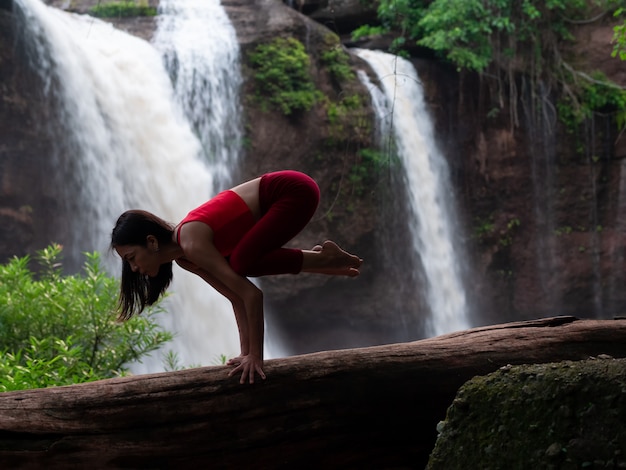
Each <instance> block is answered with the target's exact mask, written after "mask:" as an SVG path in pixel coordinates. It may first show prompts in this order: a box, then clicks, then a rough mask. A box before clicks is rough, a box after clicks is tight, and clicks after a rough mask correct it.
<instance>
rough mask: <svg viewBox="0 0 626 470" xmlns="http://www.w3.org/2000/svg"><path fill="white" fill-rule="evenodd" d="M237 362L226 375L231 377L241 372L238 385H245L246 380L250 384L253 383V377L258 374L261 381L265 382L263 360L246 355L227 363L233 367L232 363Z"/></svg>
mask: <svg viewBox="0 0 626 470" xmlns="http://www.w3.org/2000/svg"><path fill="white" fill-rule="evenodd" d="M235 360H238V361H239V364H238V365H237V367H235V368H234V369H233V370H231V371H230V372H229V374H228V376H229V377H232V376H233V375H235V374H236V373H238V372H241V379H240V380H239V383H240V384H245V383H246V380H248V381H249V382H250V383H251V384H253V383H254V375H255V373H258V374H259V375H260V376H261V378H262V379H263V380H265V373H264V372H263V360H262V359H260V358H258V357H256V356H254V355H252V354H248V355H247V356H239V357H235V358H233V359H231V360H230V361H228V363H229V364H231V362H232V364H233V365H234V364H235V363H234V362H233V361H235Z"/></svg>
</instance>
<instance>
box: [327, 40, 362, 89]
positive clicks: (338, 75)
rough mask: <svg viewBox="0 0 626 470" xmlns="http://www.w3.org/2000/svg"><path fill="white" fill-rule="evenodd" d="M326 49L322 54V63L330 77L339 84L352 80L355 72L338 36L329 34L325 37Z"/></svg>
mask: <svg viewBox="0 0 626 470" xmlns="http://www.w3.org/2000/svg"><path fill="white" fill-rule="evenodd" d="M324 42H325V49H324V51H323V52H322V54H321V61H322V63H323V64H324V65H325V66H326V68H327V69H328V71H329V72H330V75H331V76H332V78H333V79H334V80H336V81H337V82H343V81H345V80H352V79H353V78H354V72H353V71H352V67H350V56H349V55H348V54H347V53H346V51H345V50H344V49H343V46H342V45H341V42H340V41H339V36H337V35H336V34H327V35H326V36H325V37H324Z"/></svg>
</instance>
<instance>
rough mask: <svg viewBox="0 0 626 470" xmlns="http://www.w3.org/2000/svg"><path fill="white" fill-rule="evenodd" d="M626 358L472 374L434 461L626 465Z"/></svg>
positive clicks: (449, 465) (444, 426) (445, 464)
mask: <svg viewBox="0 0 626 470" xmlns="http://www.w3.org/2000/svg"><path fill="white" fill-rule="evenodd" d="M625 387H626V360H624V359H612V358H611V357H609V356H598V357H597V358H594V359H590V360H586V361H580V362H571V361H566V362H561V363H552V364H541V365H525V366H506V367H503V368H501V369H500V370H499V371H498V372H494V373H492V374H489V375H487V376H482V377H475V378H473V379H472V380H470V381H469V382H467V383H466V384H465V385H463V387H461V389H460V390H459V392H458V393H457V396H456V398H455V400H454V402H453V403H452V405H451V406H450V408H449V409H448V413H447V416H446V419H445V421H443V422H441V423H440V424H439V426H438V430H439V432H440V434H439V437H438V439H437V443H436V446H435V449H434V450H433V452H432V454H431V456H430V460H429V464H428V467H427V468H428V469H429V470H438V469H442V470H443V469H445V470H449V469H455V468H521V467H523V468H586V467H589V468H624V467H626V428H625V427H624V422H625V421H624V420H626V394H624V389H625Z"/></svg>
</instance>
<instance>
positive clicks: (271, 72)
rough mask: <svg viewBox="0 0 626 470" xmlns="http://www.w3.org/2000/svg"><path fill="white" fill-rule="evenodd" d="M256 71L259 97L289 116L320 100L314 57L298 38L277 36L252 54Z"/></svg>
mask: <svg viewBox="0 0 626 470" xmlns="http://www.w3.org/2000/svg"><path fill="white" fill-rule="evenodd" d="M249 60H250V63H251V65H252V67H253V68H254V70H255V74H254V77H255V79H256V83H257V90H258V96H257V97H258V98H259V99H260V100H261V101H262V102H263V103H269V104H270V105H272V106H275V107H277V108H278V109H280V110H281V111H282V112H283V113H284V114H285V115H290V114H292V113H295V112H298V111H308V110H310V109H311V108H312V107H313V105H314V104H315V103H316V102H317V101H318V100H319V99H320V97H321V93H320V92H319V91H318V90H316V88H315V84H314V83H313V79H312V78H311V75H310V72H309V67H310V59H309V56H308V54H307V53H306V51H305V49H304V46H303V45H302V43H301V42H300V41H298V40H297V39H295V38H287V39H285V38H277V39H275V40H273V41H272V42H270V43H267V44H260V45H258V46H257V47H256V48H255V50H254V51H253V52H251V53H250V54H249Z"/></svg>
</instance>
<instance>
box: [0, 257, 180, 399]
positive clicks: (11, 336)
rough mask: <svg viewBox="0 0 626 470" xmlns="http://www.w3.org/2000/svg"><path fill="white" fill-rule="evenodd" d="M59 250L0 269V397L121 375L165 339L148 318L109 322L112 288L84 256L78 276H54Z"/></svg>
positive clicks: (113, 281)
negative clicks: (34, 266)
mask: <svg viewBox="0 0 626 470" xmlns="http://www.w3.org/2000/svg"><path fill="white" fill-rule="evenodd" d="M60 256H61V247H60V246H59V245H53V246H50V247H48V248H46V249H44V250H41V251H40V252H38V255H37V258H38V261H39V264H40V266H41V270H40V271H39V274H38V275H37V276H36V275H35V274H34V273H33V272H32V271H31V270H30V269H29V268H28V265H29V261H30V258H29V257H28V256H26V257H23V258H14V259H12V260H11V261H9V262H8V263H7V264H5V265H2V266H0V351H2V354H0V391H8V390H19V389H25V388H38V387H47V386H51V385H67V384H73V383H81V382H87V381H92V380H99V379H104V378H110V377H114V376H118V375H123V374H125V373H126V372H127V368H126V364H128V363H130V362H132V361H138V360H140V359H141V357H142V356H144V355H145V354H147V353H149V352H151V351H153V350H156V349H157V348H159V347H160V346H161V345H163V344H164V343H165V342H167V341H169V340H171V338H172V335H171V334H170V333H168V332H165V331H163V330H162V329H161V328H160V327H159V326H158V324H157V323H156V322H155V321H154V319H153V318H152V316H153V314H154V313H155V310H154V309H152V310H150V311H149V312H147V313H146V314H144V315H142V316H141V317H137V318H133V319H132V320H130V321H128V322H125V323H116V322H115V316H114V314H113V312H114V310H115V307H116V305H117V296H118V291H119V282H118V281H117V280H116V279H115V278H113V277H111V276H109V275H107V274H106V273H105V272H104V271H103V269H102V268H101V266H100V257H99V255H98V254H97V253H93V254H87V255H86V256H87V260H86V262H85V266H84V273H83V274H82V275H68V276H64V275H62V274H61V264H60V263H59V259H60Z"/></svg>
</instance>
